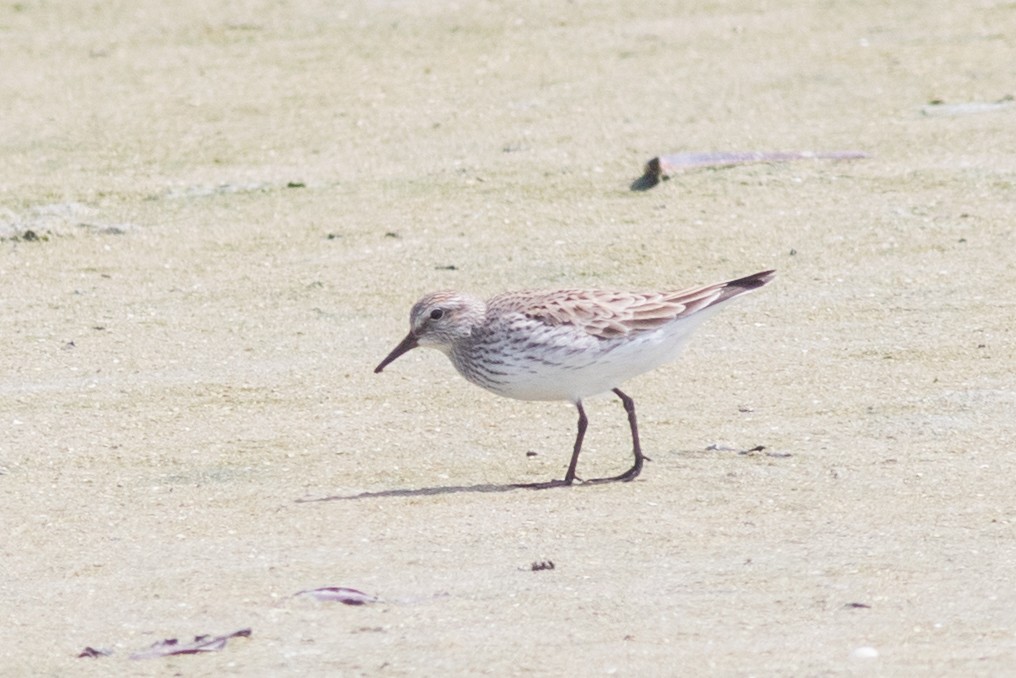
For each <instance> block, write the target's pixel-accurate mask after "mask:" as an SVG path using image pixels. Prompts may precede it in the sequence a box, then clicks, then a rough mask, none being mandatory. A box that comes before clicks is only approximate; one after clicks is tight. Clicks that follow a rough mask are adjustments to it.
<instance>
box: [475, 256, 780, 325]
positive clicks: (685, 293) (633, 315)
mask: <svg viewBox="0 0 1016 678" xmlns="http://www.w3.org/2000/svg"><path fill="white" fill-rule="evenodd" d="M772 277H773V272H772V271H763V272H762V273H756V274H754V275H751V276H748V277H745V278H739V279H737V280H730V281H726V282H722V283H716V284H713V285H706V286H704V287H694V288H690V289H686V290H680V291H677V292H616V291H608V290H554V291H551V292H516V293H511V294H505V295H501V296H499V297H495V298H494V299H491V300H490V301H489V302H488V308H492V309H493V308H495V307H496V308H498V309H499V310H503V311H514V312H517V313H522V314H524V315H525V316H526V317H528V318H532V319H536V320H540V321H542V322H545V323H547V324H548V325H575V326H577V327H582V328H583V329H585V330H586V332H588V333H589V334H591V335H593V336H597V337H600V338H602V339H611V338H614V337H620V336H623V335H626V334H629V333H631V332H638V331H642V330H651V329H656V328H658V327H661V326H663V325H666V324H667V323H669V322H672V321H674V320H677V319H678V318H684V317H687V316H689V315H692V314H693V313H697V312H699V311H701V310H703V309H705V308H709V307H710V306H714V305H716V304H719V303H722V302H724V301H728V300H730V299H733V298H734V297H737V296H740V295H741V294H744V293H746V292H750V291H751V290H753V289H756V288H758V287H761V286H762V285H765V284H766V283H768V282H769V281H770V280H772Z"/></svg>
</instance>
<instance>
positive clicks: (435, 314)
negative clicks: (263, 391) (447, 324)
mask: <svg viewBox="0 0 1016 678" xmlns="http://www.w3.org/2000/svg"><path fill="white" fill-rule="evenodd" d="M443 316H444V311H443V310H442V309H440V308H435V309H434V310H433V311H431V312H430V319H431V320H440V319H441V318H442V317H443Z"/></svg>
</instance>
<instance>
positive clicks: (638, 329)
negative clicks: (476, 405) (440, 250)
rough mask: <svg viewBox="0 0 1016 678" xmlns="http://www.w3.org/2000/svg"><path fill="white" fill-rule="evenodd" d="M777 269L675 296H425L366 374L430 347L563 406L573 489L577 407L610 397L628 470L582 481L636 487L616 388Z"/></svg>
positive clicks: (581, 431)
mask: <svg viewBox="0 0 1016 678" xmlns="http://www.w3.org/2000/svg"><path fill="white" fill-rule="evenodd" d="M774 275H775V271H762V272H761V273H755V274H754V275H749V276H746V277H744V278H738V279H737V280H729V281H727V282H721V283H716V284H714V285H706V286H705V287H695V288H692V289H686V290H681V291H678V292H613V291H606V290H574V289H563V290H552V291H541V292H535V291H534V292H529V291H527V292H508V293H506V294H499V295H498V296H496V297H492V298H490V299H488V300H487V301H481V300H480V299H476V298H473V297H470V296H467V295H465V294H460V293H458V292H451V291H444V292H434V293H432V294H428V295H426V296H425V297H423V298H422V299H420V300H419V301H418V302H416V304H414V305H413V309H412V311H411V312H410V315H409V328H410V329H409V334H408V335H406V338H405V339H403V340H402V342H401V343H399V345H398V346H396V347H395V348H394V349H393V350H392V352H391V353H389V354H388V356H387V357H386V358H385V359H384V360H382V361H381V364H380V365H378V366H377V368H375V369H374V372H375V373H377V372H380V371H382V370H383V369H384V368H385V367H386V366H388V364H389V363H391V362H392V361H393V360H395V359H396V358H398V357H399V356H401V355H402V354H403V353H406V352H407V351H410V350H412V349H414V348H416V347H417V346H426V347H430V348H436V349H438V350H439V351H441V352H442V353H444V354H445V355H447V356H448V357H449V358H450V359H451V361H452V364H453V365H455V369H457V370H458V371H459V374H461V375H462V376H463V377H465V378H466V379H468V380H469V381H471V382H473V383H474V384H476V385H477V386H482V387H483V388H485V389H487V390H488V391H493V392H494V393H496V394H498V395H502V396H506V397H508V398H517V399H519V400H568V401H570V402H572V403H574V404H575V407H576V408H577V409H578V411H579V423H578V435H577V436H576V438H575V447H574V449H573V451H572V456H571V463H570V464H569V465H568V472H567V473H566V474H565V477H564V480H559V481H551V482H549V483H533V484H529V485H525V486H528V487H548V486H555V485H570V484H572V482H574V481H575V479H576V475H575V471H576V467H577V466H578V461H579V452H580V451H581V449H582V438H583V436H584V435H585V433H586V424H587V422H588V420H587V419H586V413H585V410H584V409H583V408H582V399H583V398H588V397H589V396H593V395H596V394H598V393H605V392H606V391H613V392H614V393H615V394H616V395H617V397H618V398H620V399H621V403H622V404H623V405H624V409H625V411H626V412H627V413H628V423H629V425H630V426H631V437H632V449H633V451H634V455H635V463H634V464H633V465H632V467H631V468H630V469H628V470H627V471H625V472H624V473H622V474H620V475H617V476H611V477H609V478H596V479H593V480H588V481H585V482H589V483H596V482H609V481H615V480H620V481H629V480H634V479H635V478H636V477H637V476H638V475H639V473H640V472H641V471H642V462H643V460H644V459H645V457H644V456H643V454H642V449H641V447H640V445H639V432H638V425H637V424H636V421H635V403H634V402H633V401H632V399H631V398H629V397H628V396H627V395H626V394H625V393H623V392H622V391H621V390H620V389H619V388H618V387H619V386H620V385H621V384H622V383H624V382H625V381H626V380H627V379H630V378H632V377H634V376H637V375H639V374H642V373H643V372H648V371H649V370H652V369H654V368H656V367H659V366H660V365H663V364H664V363H667V362H669V361H671V360H673V359H674V358H675V357H677V354H678V353H679V352H680V350H681V347H682V345H683V344H684V342H685V341H686V340H687V339H688V337H689V335H690V334H691V332H692V331H693V330H694V329H695V328H696V327H698V326H699V324H701V322H702V321H703V320H705V319H706V318H708V317H709V316H710V315H712V313H713V312H715V311H716V310H718V309H719V308H720V306H721V304H723V303H725V302H727V301H730V300H731V299H734V298H736V297H739V296H741V295H742V294H745V293H747V292H751V291H752V290H755V289H758V288H759V287H762V286H763V285H765V284H767V283H769V282H770V281H771V280H772V279H773V276H774Z"/></svg>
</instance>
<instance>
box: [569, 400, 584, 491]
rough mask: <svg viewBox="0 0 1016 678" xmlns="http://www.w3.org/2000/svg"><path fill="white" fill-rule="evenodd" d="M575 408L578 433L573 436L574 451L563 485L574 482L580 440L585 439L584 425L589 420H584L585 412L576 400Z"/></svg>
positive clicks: (580, 449) (580, 448)
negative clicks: (577, 415)
mask: <svg viewBox="0 0 1016 678" xmlns="http://www.w3.org/2000/svg"><path fill="white" fill-rule="evenodd" d="M575 407H577V408H578V410H579V433H578V435H577V436H575V449H574V450H572V455H571V463H570V464H568V472H567V473H565V474H564V484H565V485H571V484H572V483H573V482H575V469H576V468H578V465H579V452H581V451H582V439H583V438H585V437H586V425H588V424H589V420H588V419H586V411H585V410H584V409H582V401H581V400H577V401H576V402H575Z"/></svg>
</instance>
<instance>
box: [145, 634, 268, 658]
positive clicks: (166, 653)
mask: <svg viewBox="0 0 1016 678" xmlns="http://www.w3.org/2000/svg"><path fill="white" fill-rule="evenodd" d="M250 633H251V630H250V629H240V630H239V631H234V632H233V633H227V634H225V635H222V636H194V642H192V643H180V641H178V640H177V639H176V638H167V639H165V640H160V641H159V642H157V643H153V644H152V646H151V647H150V648H148V649H147V650H142V651H141V652H135V653H134V654H132V655H131V659H155V658H157V657H170V656H173V655H177V654H200V653H202V652H218V651H219V650H221V649H222V648H224V647H226V641H228V640H229V639H230V638H249V637H250Z"/></svg>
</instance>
